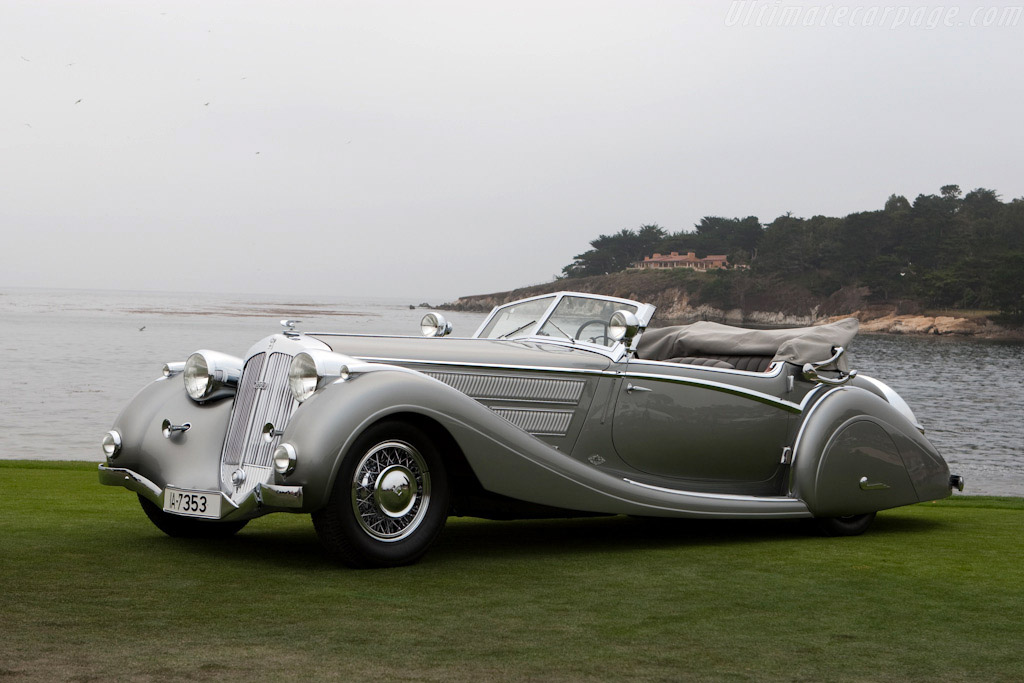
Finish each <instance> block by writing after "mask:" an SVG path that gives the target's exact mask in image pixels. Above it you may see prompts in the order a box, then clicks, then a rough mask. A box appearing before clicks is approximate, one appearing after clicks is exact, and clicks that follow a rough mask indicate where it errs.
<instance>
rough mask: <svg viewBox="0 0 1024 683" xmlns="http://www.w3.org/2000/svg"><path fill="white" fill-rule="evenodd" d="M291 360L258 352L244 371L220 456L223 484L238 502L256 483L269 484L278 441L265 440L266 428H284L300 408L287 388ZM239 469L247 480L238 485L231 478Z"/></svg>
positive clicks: (286, 355) (289, 356) (287, 356)
mask: <svg viewBox="0 0 1024 683" xmlns="http://www.w3.org/2000/svg"><path fill="white" fill-rule="evenodd" d="M291 361H292V357H291V355H289V354H286V353H271V354H269V355H268V354H267V353H258V354H256V355H255V356H253V357H252V358H250V359H249V360H248V361H247V362H246V364H245V368H244V369H243V370H242V378H241V380H240V381H239V382H238V393H237V394H236V396H235V406H234V409H233V410H232V412H231V419H230V421H229V422H228V433H227V438H225V440H224V450H223V452H222V453H221V481H222V482H223V484H224V488H225V490H226V491H228V492H229V493H230V495H231V498H232V499H234V500H236V501H237V500H239V499H241V498H244V497H245V496H246V495H248V494H249V492H250V491H252V490H253V489H254V488H256V485H257V484H261V483H266V482H268V481H269V480H270V478H271V476H272V474H273V468H272V462H271V461H272V457H273V453H274V448H275V447H276V445H277V442H276V440H271V441H270V442H267V440H266V439H264V438H263V427H264V425H266V424H267V423H268V422H269V423H270V424H273V425H274V428H275V429H284V428H285V426H286V425H287V424H288V419H289V418H290V417H291V415H292V411H294V410H295V407H296V406H297V405H298V402H297V401H296V400H295V398H294V397H293V396H292V392H291V390H290V389H289V388H288V366H289V365H290V364H291ZM238 470H241V471H242V472H244V473H245V479H244V481H242V482H241V483H240V484H237V485H236V484H234V483H232V475H233V474H234V473H235V472H236V471H238Z"/></svg>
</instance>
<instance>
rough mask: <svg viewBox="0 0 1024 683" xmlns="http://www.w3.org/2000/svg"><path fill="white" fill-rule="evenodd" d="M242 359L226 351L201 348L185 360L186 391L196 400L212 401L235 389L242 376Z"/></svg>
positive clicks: (183, 373)
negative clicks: (219, 351) (220, 351)
mask: <svg viewBox="0 0 1024 683" xmlns="http://www.w3.org/2000/svg"><path fill="white" fill-rule="evenodd" d="M242 365H243V363H242V359H241V358H236V357H235V356H229V355H227V354H226V353H218V352H216V351H207V350H205V349H204V350H201V351H196V352H195V353H193V354H192V355H191V356H189V357H188V360H187V361H185V370H184V372H182V375H183V377H184V380H185V391H187V392H188V395H189V397H191V398H192V400H194V401H210V400H213V399H215V398H220V397H222V396H228V395H230V394H232V393H234V391H235V387H237V386H238V380H239V378H240V377H241V376H242Z"/></svg>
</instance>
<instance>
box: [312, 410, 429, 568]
mask: <svg viewBox="0 0 1024 683" xmlns="http://www.w3.org/2000/svg"><path fill="white" fill-rule="evenodd" d="M447 518H448V479H447V476H446V475H445V470H444V463H443V461H442V460H441V456H440V453H438V451H437V448H435V446H434V444H433V443H432V442H431V441H430V439H429V438H428V437H427V436H426V435H425V434H424V433H423V432H422V431H421V430H420V429H418V428H416V427H414V426H413V425H410V424H407V423H405V422H397V421H387V422H380V423H378V424H376V425H374V426H372V427H370V428H369V429H368V430H367V431H366V433H364V434H363V435H362V436H361V437H360V438H359V439H358V440H357V441H356V443H355V445H354V446H353V447H352V448H351V449H350V450H349V452H348V453H347V454H346V455H345V459H344V460H343V461H342V464H341V469H340V470H339V471H338V476H337V479H336V480H335V482H334V489H333V491H332V492H331V497H330V500H328V501H327V504H326V505H325V506H324V507H323V508H321V509H320V510H317V511H316V512H314V513H313V526H314V528H315V529H316V533H317V536H319V538H320V542H321V543H323V545H324V548H325V550H326V551H327V554H328V555H329V556H330V557H331V558H332V559H335V560H338V561H340V562H342V563H344V564H346V565H348V566H350V567H357V568H365V567H397V566H400V565H405V564H412V563H413V562H416V561H417V560H419V559H420V558H421V557H422V556H423V555H424V554H425V553H426V552H427V549H428V548H429V547H430V544H431V543H433V541H434V539H435V538H437V535H438V534H439V533H440V532H441V529H442V528H443V527H444V523H445V520H446V519H447Z"/></svg>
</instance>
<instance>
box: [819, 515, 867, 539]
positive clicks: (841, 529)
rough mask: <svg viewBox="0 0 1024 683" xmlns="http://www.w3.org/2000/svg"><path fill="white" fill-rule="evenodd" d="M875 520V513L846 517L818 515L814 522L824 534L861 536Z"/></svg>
mask: <svg viewBox="0 0 1024 683" xmlns="http://www.w3.org/2000/svg"><path fill="white" fill-rule="evenodd" d="M873 521H875V513H874V512H868V513H866V514H863V515H847V516H845V517H817V518H815V520H814V524H815V526H816V527H817V529H818V533H820V534H822V535H823V536H860V535H861V534H862V533H864V532H865V531H867V530H868V527H869V526H871V522H873Z"/></svg>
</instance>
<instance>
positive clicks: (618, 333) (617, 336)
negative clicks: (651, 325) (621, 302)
mask: <svg viewBox="0 0 1024 683" xmlns="http://www.w3.org/2000/svg"><path fill="white" fill-rule="evenodd" d="M639 329H640V321H638V320H637V319H636V316H635V315H634V314H632V313H630V312H629V311H615V312H614V313H612V317H611V320H609V321H608V336H609V337H611V338H612V339H614V340H615V341H623V340H625V342H626V344H629V342H630V341H631V340H632V339H633V337H635V336H636V333H637V332H638V331H639Z"/></svg>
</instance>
